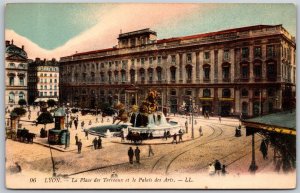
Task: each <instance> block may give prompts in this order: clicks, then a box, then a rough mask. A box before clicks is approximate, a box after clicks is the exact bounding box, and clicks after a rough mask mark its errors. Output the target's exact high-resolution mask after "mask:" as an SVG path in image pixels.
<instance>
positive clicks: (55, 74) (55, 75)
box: [39, 73, 57, 77]
mask: <svg viewBox="0 0 300 193" xmlns="http://www.w3.org/2000/svg"><path fill="white" fill-rule="evenodd" d="M39 76H40V77H47V76H48V74H47V73H44V74H43V73H41V74H40V75H39ZM49 76H50V77H52V76H53V77H57V73H54V74H53V75H52V74H49Z"/></svg>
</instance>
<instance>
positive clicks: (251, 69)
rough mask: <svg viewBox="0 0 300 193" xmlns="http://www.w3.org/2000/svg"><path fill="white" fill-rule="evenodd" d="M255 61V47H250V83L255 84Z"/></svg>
mask: <svg viewBox="0 0 300 193" xmlns="http://www.w3.org/2000/svg"><path fill="white" fill-rule="evenodd" d="M253 59H254V54H253V46H250V47H249V61H250V62H249V80H250V82H254V74H253V66H254V65H253Z"/></svg>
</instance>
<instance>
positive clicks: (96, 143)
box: [93, 137, 98, 149]
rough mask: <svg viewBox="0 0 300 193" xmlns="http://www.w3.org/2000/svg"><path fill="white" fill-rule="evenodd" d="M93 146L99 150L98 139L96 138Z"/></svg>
mask: <svg viewBox="0 0 300 193" xmlns="http://www.w3.org/2000/svg"><path fill="white" fill-rule="evenodd" d="M93 145H94V149H97V148H98V141H97V137H95V139H94V140H93Z"/></svg>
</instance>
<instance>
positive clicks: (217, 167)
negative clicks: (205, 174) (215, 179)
mask: <svg viewBox="0 0 300 193" xmlns="http://www.w3.org/2000/svg"><path fill="white" fill-rule="evenodd" d="M215 171H216V174H218V175H220V173H221V171H222V165H221V163H220V161H219V160H216V162H215Z"/></svg>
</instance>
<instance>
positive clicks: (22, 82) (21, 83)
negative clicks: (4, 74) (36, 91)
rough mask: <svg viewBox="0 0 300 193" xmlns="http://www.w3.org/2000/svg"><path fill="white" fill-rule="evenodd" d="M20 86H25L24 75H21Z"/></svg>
mask: <svg viewBox="0 0 300 193" xmlns="http://www.w3.org/2000/svg"><path fill="white" fill-rule="evenodd" d="M19 81H20V86H24V76H19Z"/></svg>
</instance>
